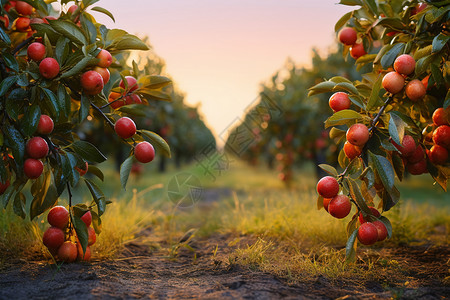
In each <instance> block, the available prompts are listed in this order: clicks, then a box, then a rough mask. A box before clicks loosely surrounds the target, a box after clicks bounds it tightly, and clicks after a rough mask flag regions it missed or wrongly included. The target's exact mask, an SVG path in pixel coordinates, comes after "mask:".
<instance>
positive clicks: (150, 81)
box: [138, 75, 172, 90]
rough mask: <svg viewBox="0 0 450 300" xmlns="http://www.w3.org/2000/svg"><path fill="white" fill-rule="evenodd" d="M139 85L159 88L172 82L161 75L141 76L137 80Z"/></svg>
mask: <svg viewBox="0 0 450 300" xmlns="http://www.w3.org/2000/svg"><path fill="white" fill-rule="evenodd" d="M138 84H139V86H141V87H143V88H147V89H151V90H152V89H159V88H163V87H165V86H168V85H170V84H172V80H171V79H170V78H168V77H165V76H161V75H147V76H142V77H141V78H139V80H138Z"/></svg>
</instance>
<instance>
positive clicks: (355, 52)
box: [338, 27, 367, 59]
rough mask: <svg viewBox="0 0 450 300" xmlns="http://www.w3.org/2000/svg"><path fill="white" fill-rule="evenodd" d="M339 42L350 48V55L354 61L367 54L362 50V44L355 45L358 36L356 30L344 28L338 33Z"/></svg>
mask: <svg viewBox="0 0 450 300" xmlns="http://www.w3.org/2000/svg"><path fill="white" fill-rule="evenodd" d="M338 39H339V41H340V42H341V43H342V44H344V45H346V46H350V47H351V48H350V55H351V56H352V57H353V58H354V59H358V58H360V57H361V56H363V55H365V54H367V52H366V50H365V49H364V45H363V43H357V42H356V41H357V40H358V34H357V33H356V30H355V29H353V28H351V27H344V28H342V29H341V31H339V35H338Z"/></svg>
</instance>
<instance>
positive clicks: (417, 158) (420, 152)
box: [407, 145, 425, 164]
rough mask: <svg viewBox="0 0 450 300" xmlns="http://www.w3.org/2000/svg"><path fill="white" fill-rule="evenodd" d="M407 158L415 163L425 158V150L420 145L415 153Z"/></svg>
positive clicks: (411, 162)
mask: <svg viewBox="0 0 450 300" xmlns="http://www.w3.org/2000/svg"><path fill="white" fill-rule="evenodd" d="M407 159H408V163H410V164H415V163H418V162H419V161H421V160H423V159H425V151H423V148H422V146H420V145H418V146H417V147H416V150H415V151H414V153H413V154H412V155H411V156H408V158H407Z"/></svg>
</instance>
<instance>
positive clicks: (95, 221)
mask: <svg viewBox="0 0 450 300" xmlns="http://www.w3.org/2000/svg"><path fill="white" fill-rule="evenodd" d="M91 214H92V227H94V230H95V233H96V234H100V233H101V232H102V220H101V219H100V217H99V216H98V214H97V213H96V212H95V211H92V210H91Z"/></svg>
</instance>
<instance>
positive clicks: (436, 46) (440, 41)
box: [432, 32, 450, 53]
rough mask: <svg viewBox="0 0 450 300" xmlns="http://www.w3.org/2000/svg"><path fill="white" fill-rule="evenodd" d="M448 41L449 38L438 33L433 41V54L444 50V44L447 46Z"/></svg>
mask: <svg viewBox="0 0 450 300" xmlns="http://www.w3.org/2000/svg"><path fill="white" fill-rule="evenodd" d="M449 39H450V36H448V35H445V34H443V33H442V32H441V33H439V34H438V35H437V36H435V37H434V39H433V43H432V46H433V50H432V52H433V53H436V52H439V51H441V50H442V48H444V46H445V44H447V42H448V40H449Z"/></svg>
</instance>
